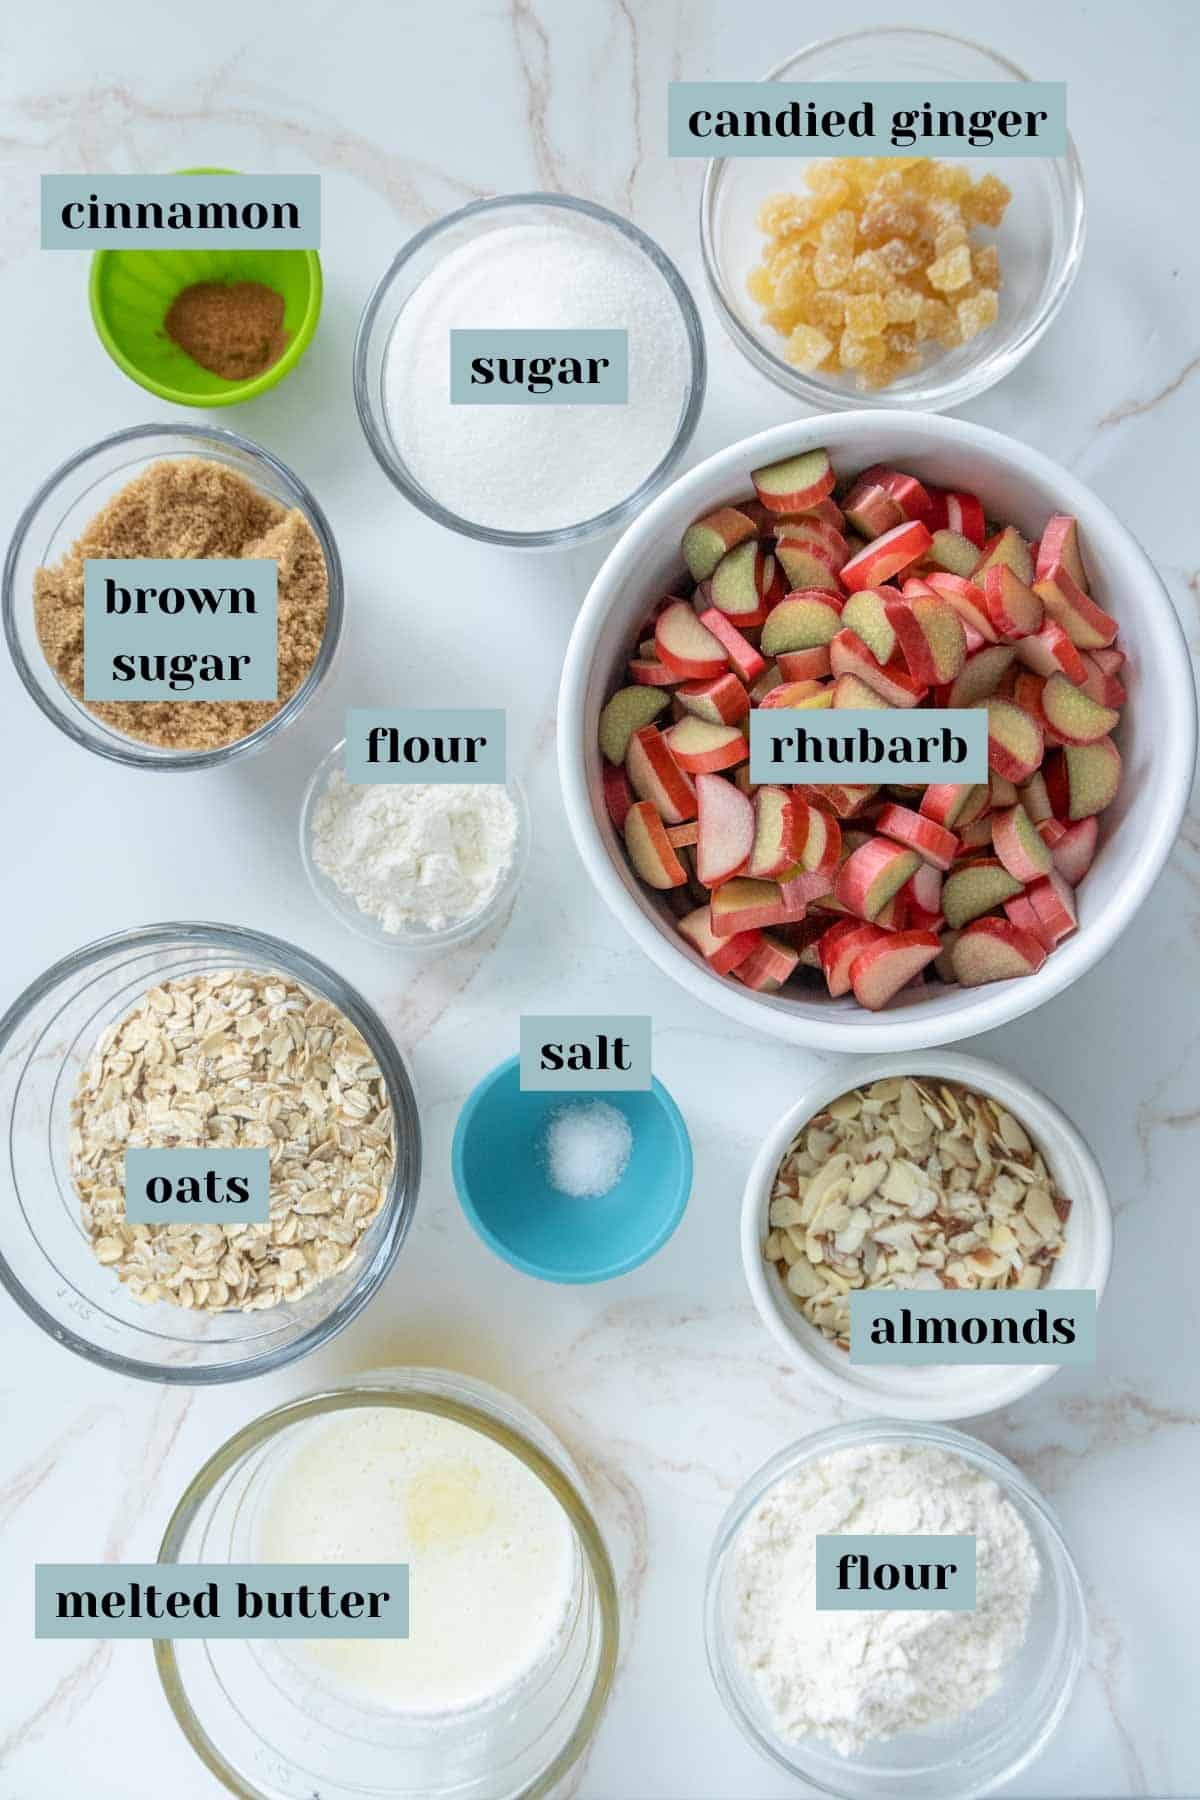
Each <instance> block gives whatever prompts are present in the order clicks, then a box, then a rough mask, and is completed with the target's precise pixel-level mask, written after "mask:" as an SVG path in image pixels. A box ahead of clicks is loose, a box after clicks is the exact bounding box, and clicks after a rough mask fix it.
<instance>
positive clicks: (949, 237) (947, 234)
mask: <svg viewBox="0 0 1200 1800" xmlns="http://www.w3.org/2000/svg"><path fill="white" fill-rule="evenodd" d="M966 241H967V228H966V226H965V225H943V227H942V229H941V230H940V231H939V232H938V234H937V236H936V237H935V238H934V240H933V253H934V255H935V256H939V257H940V256H949V254H950V252H951V251H952V250H957V249H958V246H959V245H960V244H965V243H966Z"/></svg>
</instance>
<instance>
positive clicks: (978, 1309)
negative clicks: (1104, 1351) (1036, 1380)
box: [850, 1288, 1096, 1365]
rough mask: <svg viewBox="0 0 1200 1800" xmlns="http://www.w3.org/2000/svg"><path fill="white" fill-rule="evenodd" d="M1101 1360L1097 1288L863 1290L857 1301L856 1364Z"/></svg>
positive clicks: (853, 1328)
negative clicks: (1098, 1336) (1098, 1337)
mask: <svg viewBox="0 0 1200 1800" xmlns="http://www.w3.org/2000/svg"><path fill="white" fill-rule="evenodd" d="M1095 1360H1096V1290H1095V1289H1094V1288H1041V1289H1039V1288H1034V1289H1022V1288H1004V1289H992V1290H989V1291H988V1292H987V1293H975V1292H970V1291H968V1290H966V1289H963V1288H958V1289H952V1288H938V1289H936V1290H934V1289H930V1290H929V1291H925V1290H916V1289H907V1288H905V1289H901V1288H894V1289H893V1288H887V1289H884V1288H874V1289H868V1288H860V1289H857V1290H855V1291H854V1292H853V1293H851V1295H850V1361H851V1362H852V1363H996V1364H1008V1363H1013V1364H1016V1363H1026V1364H1028V1363H1057V1364H1071V1365H1075V1364H1082V1363H1094V1362H1095Z"/></svg>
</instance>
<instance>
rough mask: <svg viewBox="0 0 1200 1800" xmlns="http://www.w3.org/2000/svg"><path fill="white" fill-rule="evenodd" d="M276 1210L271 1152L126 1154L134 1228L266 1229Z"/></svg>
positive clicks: (127, 1212)
mask: <svg viewBox="0 0 1200 1800" xmlns="http://www.w3.org/2000/svg"><path fill="white" fill-rule="evenodd" d="M270 1208H271V1152H270V1151H269V1150H157V1149H144V1148H143V1149H136V1150H126V1152H125V1217H126V1218H127V1219H128V1221H129V1223H130V1224H131V1225H193V1226H194V1225H265V1224H266V1223H267V1220H268V1219H269V1217H270Z"/></svg>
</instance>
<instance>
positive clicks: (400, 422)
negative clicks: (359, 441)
mask: <svg viewBox="0 0 1200 1800" xmlns="http://www.w3.org/2000/svg"><path fill="white" fill-rule="evenodd" d="M463 332H471V333H475V334H480V333H493V332H506V333H514V332H516V333H521V334H527V341H526V342H525V343H524V344H522V345H520V346H518V345H517V342H516V340H515V339H511V338H509V339H505V340H504V343H505V345H506V346H512V348H513V352H514V353H513V355H511V356H505V357H504V358H503V359H501V358H500V357H499V356H492V357H490V358H488V359H485V360H486V361H487V362H488V363H489V370H488V380H487V382H486V384H485V385H484V386H482V387H481V388H479V389H478V391H476V389H475V388H474V386H473V384H472V383H471V381H470V379H469V374H468V373H463V372H461V371H460V373H459V376H458V380H459V382H460V384H462V383H466V385H465V386H461V385H460V387H459V388H452V376H451V334H452V333H463ZM613 333H622V334H624V344H623V353H624V355H625V356H626V357H627V366H626V368H625V370H624V375H625V381H624V385H623V387H622V385H621V383H620V382H619V381H618V383H617V385H616V386H611V387H610V386H605V385H604V383H605V382H606V381H607V380H608V377H607V376H605V375H603V374H602V375H601V376H600V377H599V380H598V381H589V374H590V373H591V359H589V357H588V355H587V354H586V352H587V351H588V350H589V349H590V350H595V351H597V352H599V351H601V350H612V349H613V346H612V343H611V334H613ZM547 334H549V335H547ZM596 334H606V341H603V342H602V341H601V339H600V338H599V337H598V336H596ZM479 347H480V345H479V344H478V343H477V344H475V345H473V346H472V348H479ZM518 348H521V349H524V350H525V352H526V354H525V356H524V358H523V359H521V362H520V366H518V360H517V356H516V350H517V349H518ZM545 350H553V351H554V352H555V354H554V355H553V356H552V357H547V356H545V355H542V356H540V357H539V356H537V354H536V353H537V352H538V351H545ZM571 351H574V352H575V353H576V354H575V356H574V358H573V361H574V363H575V365H576V366H575V367H570V366H569V363H570V361H571V360H572V359H571V358H570V357H569V355H568V353H569V352H571ZM621 354H622V348H621V347H618V349H617V350H615V351H613V355H612V357H611V358H610V359H609V366H610V369H611V370H612V371H613V372H615V373H617V374H619V373H620V357H621ZM535 361H539V362H540V363H541V364H543V365H546V364H547V363H549V362H551V361H552V362H553V363H554V364H555V367H554V369H553V370H552V371H550V372H549V373H547V372H546V369H545V367H543V368H542V369H541V370H540V371H536V370H534V369H533V367H532V364H533V363H534V362H535ZM474 368H475V363H474V361H472V362H471V364H470V365H469V369H470V370H474ZM463 369H464V370H467V369H468V365H466V364H465V363H464V365H463ZM706 371H707V364H706V357H705V349H704V332H703V328H702V326H701V324H700V316H699V314H698V313H697V311H696V305H695V302H694V300H693V299H692V296H691V293H690V291H689V289H688V286H687V283H686V282H685V281H684V279H683V277H682V276H681V275H680V273H679V271H678V269H677V268H676V267H675V265H674V263H673V262H672V261H671V260H670V258H669V257H668V256H666V255H665V254H664V252H663V251H662V250H661V249H660V248H659V246H658V245H657V244H656V243H655V242H654V241H653V239H652V238H649V237H647V236H646V234H645V233H644V232H642V231H639V230H638V228H637V226H636V225H633V224H631V223H630V222H629V220H628V219H623V218H621V217H620V215H619V214H617V213H614V212H609V211H608V209H607V208H606V207H602V206H596V205H593V204H592V202H591V201H588V200H578V199H574V198H571V197H570V196H567V195H563V194H541V193H533V194H509V195H503V196H501V197H500V198H499V199H495V200H477V201H475V202H473V203H472V204H471V205H470V206H464V207H462V208H461V209H460V210H459V211H458V212H453V213H449V214H448V215H447V216H446V217H445V218H443V219H439V220H437V221H436V222H435V223H434V224H432V225H427V226H426V227H425V228H424V230H422V231H419V232H417V234H416V236H415V237H412V238H410V239H409V241H408V242H407V243H406V244H405V245H404V247H403V248H402V249H401V251H400V252H399V254H398V255H397V256H396V257H395V259H394V260H393V262H392V263H391V265H390V267H389V268H388V269H387V270H386V271H385V272H384V274H383V276H382V277H381V279H380V281H379V282H378V284H377V286H376V288H375V291H374V293H373V294H372V295H371V297H370V299H369V300H368V302H367V305H366V308H365V309H364V312H363V316H362V321H361V323H360V325H359V328H358V337H357V340H356V342H355V347H354V400H355V405H356V406H357V408H358V416H359V420H360V422H361V424H362V428H363V431H364V432H365V434H366V438H367V442H368V443H369V445H370V446H371V449H372V451H373V453H374V455H375V457H376V460H377V461H378V463H379V465H380V467H381V468H382V469H383V471H384V473H385V474H386V475H387V477H388V479H389V480H390V481H391V482H392V483H393V484H394V485H395V486H396V487H397V488H399V490H400V492H401V493H402V494H404V495H405V496H406V498H407V499H409V500H411V501H412V503H413V505H414V506H417V507H419V508H420V509H421V511H422V512H424V513H427V514H428V515H429V517H430V518H432V519H436V520H437V522H438V523H439V524H441V525H446V526H448V527H449V528H450V530H452V531H458V532H462V533H463V534H464V535H465V536H467V537H472V538H476V539H477V540H479V541H480V542H483V543H489V544H501V545H507V546H509V547H511V548H515V549H537V548H545V547H553V546H556V545H565V544H573V543H578V542H580V541H581V540H582V539H584V538H590V537H594V536H598V535H599V534H601V533H602V532H606V531H615V530H616V529H617V527H618V526H620V525H623V524H624V523H625V522H626V521H627V520H628V519H629V518H631V517H632V516H633V514H634V513H635V512H637V511H638V510H640V509H641V508H642V507H643V506H645V504H646V503H647V501H649V500H650V499H651V497H652V496H653V495H654V494H656V493H658V492H659V490H660V489H661V488H662V487H663V486H665V484H666V482H667V481H668V479H669V478H670V476H671V474H672V472H673V471H674V469H675V467H676V465H677V464H678V462H679V460H680V458H681V457H682V455H683V453H684V451H685V450H686V448H687V446H688V444H689V442H690V441H691V437H692V433H693V432H694V430H695V428H696V423H697V420H698V419H699V416H700V409H701V406H702V404H703V400H704V388H705V378H706ZM476 379H478V377H477V378H476ZM589 387H592V390H593V391H592V392H591V393H590V395H589V392H588V389H589ZM622 393H623V395H624V397H623V398H622V397H620V396H621V394H622ZM481 396H485V397H486V403H478V402H479V401H480V399H481ZM471 400H474V401H475V402H476V403H474V404H471V403H468V402H469V401H471Z"/></svg>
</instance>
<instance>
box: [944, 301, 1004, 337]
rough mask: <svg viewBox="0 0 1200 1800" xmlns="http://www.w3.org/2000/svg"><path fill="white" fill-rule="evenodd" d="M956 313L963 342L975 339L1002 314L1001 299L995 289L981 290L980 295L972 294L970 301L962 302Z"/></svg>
mask: <svg viewBox="0 0 1200 1800" xmlns="http://www.w3.org/2000/svg"><path fill="white" fill-rule="evenodd" d="M955 311H956V312H957V314H958V325H959V330H960V331H961V332H962V335H963V341H964V342H965V341H966V340H967V338H973V337H975V336H976V335H977V334H978V333H979V332H981V331H986V329H987V327H988V326H989V325H994V324H995V323H996V320H997V318H998V317H999V314H1000V299H999V296H998V295H997V293H996V291H995V289H994V288H981V289H980V291H979V293H977V294H972V295H971V297H970V299H968V300H960V301H959V303H958V305H957V307H956V308H955Z"/></svg>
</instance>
